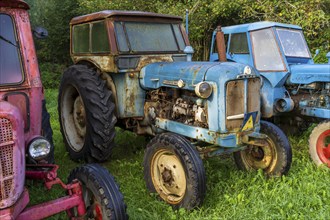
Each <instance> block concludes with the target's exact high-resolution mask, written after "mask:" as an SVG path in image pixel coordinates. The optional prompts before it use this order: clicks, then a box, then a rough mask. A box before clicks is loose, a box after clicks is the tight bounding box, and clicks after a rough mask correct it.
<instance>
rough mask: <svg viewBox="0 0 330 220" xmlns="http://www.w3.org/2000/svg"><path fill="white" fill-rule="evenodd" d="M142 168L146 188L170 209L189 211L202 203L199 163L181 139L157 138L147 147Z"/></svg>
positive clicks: (202, 175)
mask: <svg viewBox="0 0 330 220" xmlns="http://www.w3.org/2000/svg"><path fill="white" fill-rule="evenodd" d="M143 165H144V178H145V180H146V183H147V188H148V189H149V190H150V191H151V192H156V193H158V195H159V197H160V198H161V199H162V200H164V201H165V202H167V203H169V204H170V205H172V207H173V208H186V209H192V208H195V207H197V206H199V205H200V204H201V203H202V201H203V199H204V197H205V191H206V184H205V170H204V166H203V161H202V160H201V158H200V157H199V154H198V152H197V151H196V150H195V149H194V147H193V146H192V145H191V144H190V143H189V142H188V140H187V139H185V138H184V137H182V136H180V135H177V134H173V133H164V134H160V135H157V136H156V137H155V138H153V139H152V140H151V142H150V143H149V144H148V146H147V149H146V151H145V155H144V160H143Z"/></svg>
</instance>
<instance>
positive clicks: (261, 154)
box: [244, 140, 276, 170]
mask: <svg viewBox="0 0 330 220" xmlns="http://www.w3.org/2000/svg"><path fill="white" fill-rule="evenodd" d="M244 158H245V160H246V162H247V164H249V166H250V167H251V168H253V169H263V170H265V169H267V168H269V167H270V166H271V164H272V161H273V160H275V159H276V152H274V146H273V143H272V142H271V141H270V140H268V141H267V144H266V145H264V146H249V149H248V150H247V151H246V154H245V157H244Z"/></svg>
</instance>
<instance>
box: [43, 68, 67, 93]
mask: <svg viewBox="0 0 330 220" xmlns="http://www.w3.org/2000/svg"><path fill="white" fill-rule="evenodd" d="M39 68H40V74H41V80H42V84H43V86H44V88H46V89H57V88H58V87H59V85H60V80H61V77H62V73H63V72H64V70H65V69H66V66H65V65H61V64H54V63H40V65H39Z"/></svg>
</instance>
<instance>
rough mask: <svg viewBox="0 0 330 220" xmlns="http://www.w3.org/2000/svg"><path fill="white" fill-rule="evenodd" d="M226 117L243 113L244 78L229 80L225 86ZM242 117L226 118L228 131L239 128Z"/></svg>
mask: <svg viewBox="0 0 330 220" xmlns="http://www.w3.org/2000/svg"><path fill="white" fill-rule="evenodd" d="M226 90H227V91H226V118H227V117H228V116H233V115H239V114H243V113H244V80H235V81H230V82H229V83H228V84H227V87H226ZM242 122H243V118H240V119H233V120H227V119H226V128H227V129H228V131H232V130H234V129H239V128H240V126H241V124H242Z"/></svg>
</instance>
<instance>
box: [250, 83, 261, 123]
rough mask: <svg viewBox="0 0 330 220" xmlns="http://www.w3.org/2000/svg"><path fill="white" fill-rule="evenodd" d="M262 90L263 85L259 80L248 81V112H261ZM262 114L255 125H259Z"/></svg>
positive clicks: (258, 116)
mask: <svg viewBox="0 0 330 220" xmlns="http://www.w3.org/2000/svg"><path fill="white" fill-rule="evenodd" d="M260 88H261V83H260V79H259V78H253V79H249V80H248V97H247V105H248V106H247V111H248V112H259V111H260ZM259 120H260V114H258V115H257V118H256V121H255V123H256V124H258V123H259Z"/></svg>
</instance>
